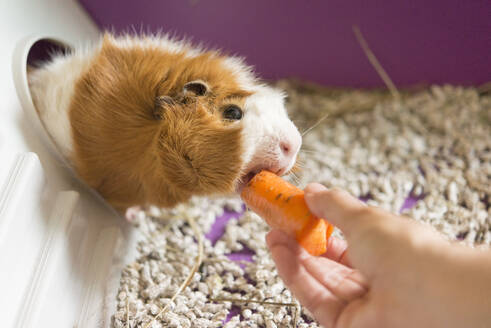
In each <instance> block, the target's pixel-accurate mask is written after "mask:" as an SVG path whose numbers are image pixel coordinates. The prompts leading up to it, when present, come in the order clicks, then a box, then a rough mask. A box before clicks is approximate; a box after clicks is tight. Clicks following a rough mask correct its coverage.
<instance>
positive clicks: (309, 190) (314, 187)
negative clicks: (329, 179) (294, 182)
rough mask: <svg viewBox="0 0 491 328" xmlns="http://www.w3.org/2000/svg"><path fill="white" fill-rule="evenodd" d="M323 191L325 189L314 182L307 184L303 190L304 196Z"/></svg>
mask: <svg viewBox="0 0 491 328" xmlns="http://www.w3.org/2000/svg"><path fill="white" fill-rule="evenodd" d="M324 190H327V188H326V187H324V186H323V185H321V184H320V183H315V182H314V183H309V184H308V185H307V187H305V189H304V191H305V195H307V194H313V193H316V192H320V191H324Z"/></svg>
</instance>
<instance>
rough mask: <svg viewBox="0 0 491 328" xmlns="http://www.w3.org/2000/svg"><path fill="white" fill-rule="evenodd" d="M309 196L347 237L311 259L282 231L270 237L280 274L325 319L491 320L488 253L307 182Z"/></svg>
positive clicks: (354, 323) (343, 323) (344, 322)
mask: <svg viewBox="0 0 491 328" xmlns="http://www.w3.org/2000/svg"><path fill="white" fill-rule="evenodd" d="M305 199H306V202H307V205H308V206H309V208H310V210H311V211H312V212H313V213H314V214H316V215H317V216H319V217H323V218H326V219H327V220H328V221H329V222H330V223H332V224H334V225H335V226H337V227H338V228H340V229H341V230H342V231H343V233H344V235H345V237H346V240H347V242H345V241H344V240H341V239H338V238H335V237H331V238H330V239H329V244H328V251H327V252H326V253H325V254H324V255H323V256H320V257H313V256H311V255H309V254H308V253H307V252H306V251H305V250H304V249H303V248H301V247H300V246H299V245H298V244H297V243H296V241H295V240H294V239H292V238H290V237H288V236H287V235H286V234H284V233H282V232H280V231H278V230H273V231H271V232H270V233H269V234H268V236H267V239H266V240H267V243H268V246H269V248H270V250H271V253H272V256H273V260H274V261H275V263H276V265H277V269H278V273H279V275H280V276H281V278H282V279H283V281H284V282H285V284H286V285H287V286H288V287H289V288H290V290H291V291H292V293H293V294H294V295H295V296H296V297H297V298H298V299H299V301H300V302H301V303H302V304H303V305H304V306H305V307H306V308H307V309H308V310H309V311H310V312H311V313H312V315H313V316H314V317H315V318H316V320H317V321H318V322H319V323H320V324H322V325H323V326H325V327H339V328H345V327H485V326H490V325H491V256H490V254H489V252H487V253H486V252H478V251H476V250H472V249H468V248H466V247H463V246H457V245H451V244H450V243H448V242H447V241H445V240H444V239H443V238H441V236H440V235H439V234H437V233H436V232H434V231H433V230H431V229H429V228H427V227H424V226H423V225H421V224H418V223H416V222H414V221H411V220H409V219H407V218H403V217H400V216H397V215H393V214H390V213H388V212H386V211H383V210H381V209H377V208H373V207H368V206H366V205H365V204H364V203H362V202H360V201H359V200H358V199H356V198H354V197H352V196H350V195H349V194H348V193H346V192H344V191H341V190H337V189H333V190H328V189H326V188H325V187H324V186H322V185H319V184H310V185H309V186H307V188H306V189H305ZM348 245H349V247H348Z"/></svg>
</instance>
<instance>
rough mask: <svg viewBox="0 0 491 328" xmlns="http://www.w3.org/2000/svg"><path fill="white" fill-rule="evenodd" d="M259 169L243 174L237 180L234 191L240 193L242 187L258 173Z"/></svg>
mask: <svg viewBox="0 0 491 328" xmlns="http://www.w3.org/2000/svg"><path fill="white" fill-rule="evenodd" d="M260 171H261V170H252V171H249V172H247V173H246V174H244V175H243V176H242V177H241V178H240V179H239V181H238V184H237V188H236V191H237V192H238V193H239V194H240V193H241V192H242V189H244V187H245V186H246V185H247V184H248V183H249V182H250V181H251V180H252V178H254V176H255V175H256V174H258V173H259V172H260Z"/></svg>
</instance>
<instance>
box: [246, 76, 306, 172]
mask: <svg viewBox="0 0 491 328" xmlns="http://www.w3.org/2000/svg"><path fill="white" fill-rule="evenodd" d="M284 98H285V96H284V94H283V93H282V92H280V91H279V90H276V89H273V88H271V87H268V86H265V85H258V86H256V88H255V93H254V94H253V95H252V96H249V97H248V98H247V100H246V102H245V108H244V109H245V114H244V118H243V119H242V120H243V122H242V124H243V126H244V128H243V138H244V148H245V151H244V154H243V161H244V163H245V167H244V171H250V170H257V169H269V170H271V171H273V172H279V173H285V172H287V171H289V170H290V169H291V168H292V167H293V165H294V164H295V160H296V156H297V153H298V150H299V149H300V146H301V143H302V137H301V136H300V133H299V132H298V129H297V127H296V126H295V125H294V124H293V122H292V121H291V120H290V119H289V118H288V114H287V112H286V109H285V106H284ZM285 141H286V142H288V143H289V144H291V146H292V154H291V156H289V157H285V156H284V155H283V153H282V150H281V143H282V142H285ZM244 173H247V172H244Z"/></svg>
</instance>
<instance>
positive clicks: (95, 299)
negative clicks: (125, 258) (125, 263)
mask: <svg viewBox="0 0 491 328" xmlns="http://www.w3.org/2000/svg"><path fill="white" fill-rule="evenodd" d="M120 238H121V230H120V229H119V228H118V227H109V228H105V229H103V230H102V231H101V232H100V233H99V235H98V236H97V242H96V246H95V248H94V252H93V254H92V258H91V260H90V264H89V272H90V274H89V287H88V289H87V290H86V292H85V296H84V299H83V303H82V309H81V311H80V317H79V320H78V326H77V327H78V328H84V327H87V328H89V327H90V328H92V327H98V326H99V324H100V322H101V321H102V320H103V318H102V315H101V309H102V307H103V302H104V291H105V286H106V282H107V280H108V276H109V270H110V269H111V266H112V260H113V257H114V252H115V251H116V245H117V244H118V241H119V239H120Z"/></svg>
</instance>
